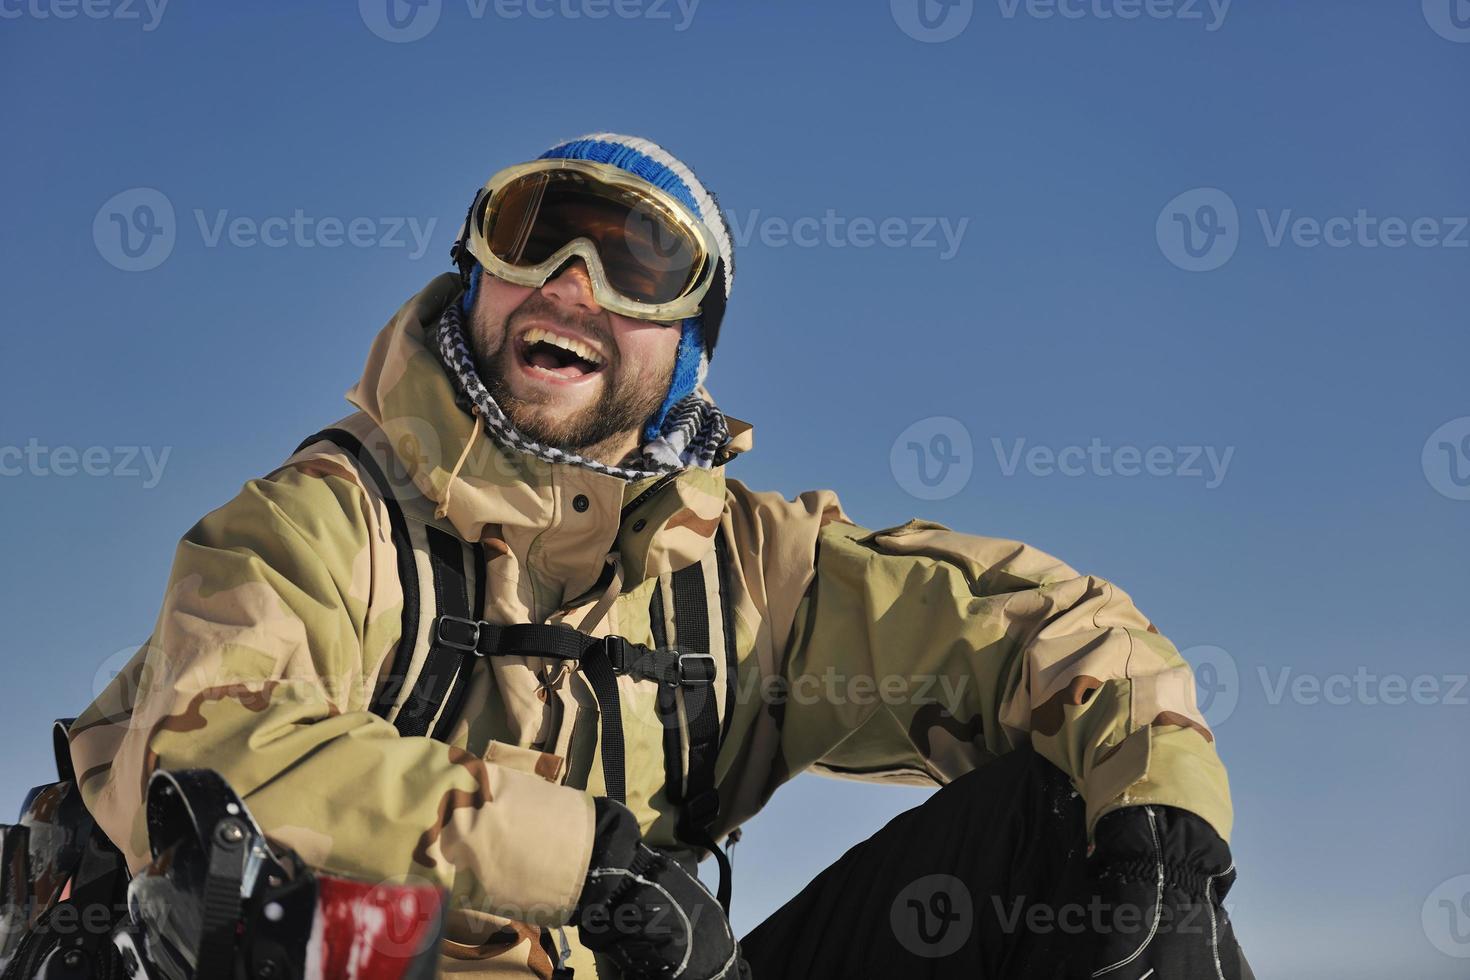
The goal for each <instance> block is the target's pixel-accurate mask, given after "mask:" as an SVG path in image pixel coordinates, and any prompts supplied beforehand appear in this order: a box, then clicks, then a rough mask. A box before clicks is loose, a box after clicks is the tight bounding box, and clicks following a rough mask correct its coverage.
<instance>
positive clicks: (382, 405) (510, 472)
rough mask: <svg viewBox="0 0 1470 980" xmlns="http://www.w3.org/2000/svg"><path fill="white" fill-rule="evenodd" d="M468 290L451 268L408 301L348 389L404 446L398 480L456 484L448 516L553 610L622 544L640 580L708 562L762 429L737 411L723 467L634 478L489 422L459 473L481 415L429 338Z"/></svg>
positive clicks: (437, 498)
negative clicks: (543, 454) (524, 446)
mask: <svg viewBox="0 0 1470 980" xmlns="http://www.w3.org/2000/svg"><path fill="white" fill-rule="evenodd" d="M459 292H460V282H459V277H458V276H457V275H455V274H453V273H446V274H444V275H441V276H438V277H436V278H435V279H434V280H433V281H431V282H430V283H429V284H428V285H427V286H425V287H424V288H423V289H422V290H421V291H420V292H419V293H418V294H417V295H415V296H414V297H413V298H412V299H410V300H409V301H408V302H407V303H405V304H404V305H403V307H402V308H400V309H399V311H398V312H397V313H396V314H394V316H393V318H392V319H391V320H390V321H389V322H388V324H387V325H386V326H384V327H383V328H382V330H380V331H379V332H378V335H377V337H376V338H375V339H374V341H373V344H372V348H371V350H370V351H369V353H368V359H367V364H366V366H365V367H364V368H363V373H362V378H361V379H360V380H359V381H358V382H357V384H356V385H354V386H353V387H352V388H351V389H350V390H349V391H348V392H347V400H348V401H349V402H351V403H352V404H353V405H355V406H356V407H357V408H359V409H361V410H362V412H363V413H364V414H366V415H367V416H368V417H369V418H370V419H372V421H373V422H374V423H376V424H377V425H378V426H379V427H380V428H381V429H382V430H383V432H384V433H385V434H386V435H387V437H388V440H389V442H390V443H391V445H392V446H393V448H394V453H395V455H396V457H397V460H398V463H399V465H400V466H401V470H400V472H399V473H396V474H392V477H391V478H393V479H395V481H396V482H398V483H401V484H402V488H403V489H405V490H407V489H410V486H411V489H413V490H415V491H416V492H417V493H419V494H422V495H423V496H424V497H426V498H428V499H429V500H431V501H433V503H434V504H435V505H436V506H437V505H441V504H443V502H444V500H445V497H446V491H447V492H448V505H447V508H446V513H445V516H446V518H447V520H448V521H449V522H450V523H452V524H453V526H454V528H455V530H456V531H457V532H458V533H459V534H460V536H461V537H463V538H464V539H465V540H467V541H472V542H475V541H482V542H484V543H485V544H486V545H487V546H488V548H489V549H490V550H491V551H492V552H494V551H496V550H499V549H501V548H508V549H509V550H510V551H511V552H512V553H515V555H516V556H517V557H519V558H520V562H519V564H520V565H522V566H523V567H524V568H525V569H526V570H528V571H529V572H530V573H531V576H532V582H531V583H530V584H531V585H532V588H533V591H534V592H535V594H536V595H535V598H536V601H535V602H534V603H532V604H531V605H532V606H533V608H536V607H541V609H542V611H543V612H544V611H545V604H546V603H548V602H549V603H551V604H552V605H553V606H554V605H559V604H561V603H563V602H566V601H569V600H571V599H573V598H574V597H577V596H580V595H581V594H582V593H583V592H585V591H586V590H588V589H590V588H591V587H592V585H593V584H594V583H595V582H596V581H597V579H598V576H599V575H600V574H601V571H602V568H603V565H604V563H605V556H606V555H607V554H608V553H609V552H610V551H613V550H618V551H620V552H621V555H622V561H623V568H624V574H625V579H626V581H628V582H630V583H631V582H637V581H641V580H642V579H644V578H646V577H648V576H651V575H657V574H661V573H662V572H665V571H672V570H676V569H678V568H682V567H684V566H686V565H689V564H692V563H693V562H695V561H698V560H699V558H700V557H701V556H702V555H703V554H704V553H705V552H706V551H707V550H708V549H709V547H710V546H711V543H712V540H713V535H714V531H715V528H716V527H717V526H718V524H719V520H720V517H721V515H722V514H723V512H724V504H725V475H724V463H725V462H727V461H728V460H729V459H731V458H733V457H734V456H735V455H737V454H739V453H741V452H744V451H746V450H748V449H749V448H750V447H751V445H752V442H753V436H754V432H753V429H752V427H751V426H750V425H749V424H748V423H746V422H742V421H740V420H739V419H735V418H731V417H729V416H727V417H726V421H727V423H728V424H729V428H730V434H731V441H730V443H729V444H728V445H727V446H726V448H725V449H724V450H722V453H721V457H720V458H719V459H718V460H717V465H715V466H714V467H713V468H711V469H708V470H705V469H699V468H684V469H681V470H679V471H677V472H675V473H672V474H667V475H664V476H659V477H649V478H646V479H643V480H638V481H634V482H627V481H625V480H623V479H621V478H619V477H615V476H610V475H607V474H603V473H598V472H595V471H593V470H589V469H586V468H585V467H581V466H577V465H576V464H573V463H552V462H547V461H545V460H542V459H538V458H536V457H534V456H530V455H528V454H525V453H520V452H516V451H513V450H507V449H504V448H502V447H500V446H499V445H498V444H496V443H495V442H494V441H493V440H491V439H490V438H489V437H488V435H487V434H486V433H484V432H481V433H479V434H478V435H477V436H475V438H474V445H473V446H472V447H471V448H470V450H469V453H468V455H467V456H466V458H465V459H464V462H463V463H462V464H461V465H459V467H458V470H457V472H456V463H457V462H458V461H459V459H460V457H461V455H463V454H464V451H465V446H466V444H467V443H468V442H469V441H470V438H471V435H472V434H473V433H474V431H475V428H476V427H477V426H480V425H481V423H480V420H479V419H478V418H476V417H475V416H473V415H471V414H470V413H469V412H467V411H465V410H464V409H462V408H461V407H460V406H459V404H458V403H457V402H456V400H455V392H454V388H453V385H452V384H451V382H450V379H449V377H448V375H447V374H446V373H445V369H444V366H443V365H442V364H441V363H440V361H439V358H438V357H437V356H436V355H435V354H434V352H433V351H432V350H430V349H429V346H428V344H429V337H430V334H431V331H432V330H433V328H434V326H435V324H437V322H438V320H439V316H440V314H441V313H442V312H443V310H444V307H445V305H446V304H447V303H449V302H450V301H451V300H453V299H454V298H455V297H456V296H458V295H459ZM452 474H453V475H452ZM580 497H585V498H586V499H585V500H579V499H578V498H580ZM640 522H641V524H640ZM635 524H638V525H639V529H638V531H636V532H634V531H632V530H631V528H632V526H633V525H635Z"/></svg>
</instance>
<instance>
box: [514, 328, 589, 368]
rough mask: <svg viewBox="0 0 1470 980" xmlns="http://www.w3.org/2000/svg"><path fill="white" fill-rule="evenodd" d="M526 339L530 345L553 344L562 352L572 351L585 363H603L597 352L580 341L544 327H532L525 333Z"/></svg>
mask: <svg viewBox="0 0 1470 980" xmlns="http://www.w3.org/2000/svg"><path fill="white" fill-rule="evenodd" d="M524 338H525V341H526V343H527V344H528V345H529V344H535V343H546V344H552V345H554V346H556V347H560V348H561V349H562V350H567V351H571V352H572V353H573V354H576V355H577V356H578V357H580V358H581V359H582V360H584V361H591V362H592V363H593V364H601V363H602V358H601V357H600V356H599V355H598V353H597V351H595V350H593V349H592V348H591V347H588V346H587V345H586V344H584V343H582V342H581V341H580V340H573V339H572V338H571V337H563V336H561V335H559V334H554V333H552V332H551V331H549V330H547V329H545V328H544V327H532V328H531V329H530V330H527V331H526V332H525V334H524Z"/></svg>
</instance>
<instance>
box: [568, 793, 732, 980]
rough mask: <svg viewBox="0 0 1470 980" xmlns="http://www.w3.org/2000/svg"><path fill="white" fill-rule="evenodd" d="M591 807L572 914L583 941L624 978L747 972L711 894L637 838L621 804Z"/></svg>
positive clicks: (683, 979) (700, 979)
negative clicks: (586, 854) (589, 840)
mask: <svg viewBox="0 0 1470 980" xmlns="http://www.w3.org/2000/svg"><path fill="white" fill-rule="evenodd" d="M596 807H597V831H596V837H595V838H594V840H593V844H592V862H591V867H590V868H589V869H588V871H587V883H586V885H585V886H583V889H582V896H581V899H580V900H579V901H578V903H577V911H576V920H575V921H576V922H577V930H578V934H579V935H580V936H581V939H582V944H583V945H584V946H586V947H587V948H588V949H591V950H593V951H594V952H597V953H601V954H603V955H605V956H607V957H608V958H609V959H611V960H612V961H613V962H614V963H616V964H617V965H618V967H619V968H620V969H621V970H622V971H623V975H624V976H625V977H626V978H628V980H633V978H644V977H667V978H670V980H672V978H680V980H720V978H731V980H734V978H737V977H743V978H748V977H749V971H748V969H747V967H746V966H745V964H744V963H743V962H742V961H741V959H740V948H739V946H738V945H737V944H736V942H735V936H734V933H733V932H732V931H731V930H730V923H729V921H728V920H727V919H726V918H725V912H724V910H723V909H721V908H720V905H719V903H718V902H716V901H715V899H714V896H712V895H710V893H709V892H708V891H707V890H706V889H705V887H704V886H703V885H702V884H700V883H699V881H698V880H697V879H695V878H694V877H692V876H690V875H689V874H688V873H687V872H685V871H684V869H683V868H681V867H679V866H678V865H677V864H675V863H673V862H672V861H670V860H668V859H667V858H665V857H664V856H663V855H661V854H659V853H658V852H657V851H655V850H653V849H652V848H650V847H649V846H648V845H646V844H644V843H643V839H642V836H641V834H640V833H639V830H638V821H637V819H636V818H635V817H634V816H633V814H632V813H631V812H630V811H629V810H628V808H627V807H625V806H623V805H622V804H621V803H617V802H615V801H613V800H610V799H606V798H602V797H599V798H598V799H597V801H596Z"/></svg>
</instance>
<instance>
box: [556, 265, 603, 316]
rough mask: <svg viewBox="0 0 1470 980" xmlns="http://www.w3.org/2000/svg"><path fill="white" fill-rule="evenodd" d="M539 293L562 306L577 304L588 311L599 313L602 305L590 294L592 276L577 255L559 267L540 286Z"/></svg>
mask: <svg viewBox="0 0 1470 980" xmlns="http://www.w3.org/2000/svg"><path fill="white" fill-rule="evenodd" d="M541 294H542V295H543V296H548V297H550V298H551V299H553V300H555V301H556V302H558V303H560V304H562V305H563V306H578V307H581V308H582V309H583V310H586V311H587V312H588V313H601V312H602V307H601V306H599V305H598V304H597V300H596V299H594V298H593V296H592V277H591V276H590V275H589V274H588V272H587V263H585V262H583V261H582V259H581V258H580V257H578V256H574V257H573V258H572V260H571V261H570V262H568V263H567V264H566V265H564V266H562V267H561V270H560V271H559V272H557V274H556V275H554V276H552V277H551V278H550V279H548V280H546V282H545V284H544V285H542V287H541Z"/></svg>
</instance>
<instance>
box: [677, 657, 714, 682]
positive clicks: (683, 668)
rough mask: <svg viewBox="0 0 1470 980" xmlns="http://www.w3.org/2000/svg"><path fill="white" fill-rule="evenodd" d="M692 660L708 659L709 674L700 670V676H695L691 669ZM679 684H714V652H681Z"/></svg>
mask: <svg viewBox="0 0 1470 980" xmlns="http://www.w3.org/2000/svg"><path fill="white" fill-rule="evenodd" d="M690 661H701V662H703V661H708V662H709V667H708V671H709V673H708V675H705V673H704V672H703V671H699V672H698V673H699V676H693V675H692V674H691V671H690V667H689V664H690ZM678 677H679V686H680V687H694V686H695V685H698V684H713V683H714V681H715V655H714V654H712V653H681V654H679V670H678Z"/></svg>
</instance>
